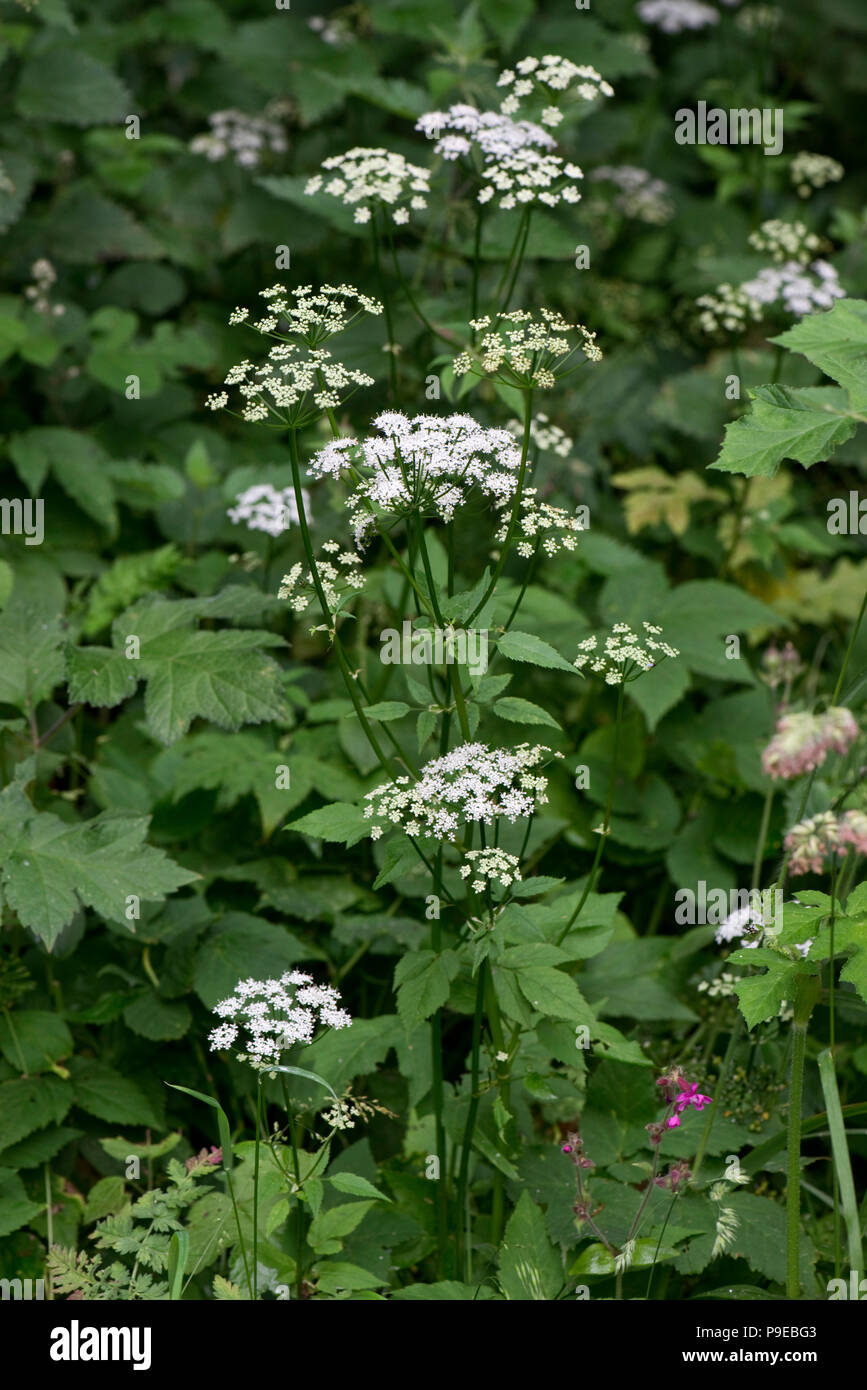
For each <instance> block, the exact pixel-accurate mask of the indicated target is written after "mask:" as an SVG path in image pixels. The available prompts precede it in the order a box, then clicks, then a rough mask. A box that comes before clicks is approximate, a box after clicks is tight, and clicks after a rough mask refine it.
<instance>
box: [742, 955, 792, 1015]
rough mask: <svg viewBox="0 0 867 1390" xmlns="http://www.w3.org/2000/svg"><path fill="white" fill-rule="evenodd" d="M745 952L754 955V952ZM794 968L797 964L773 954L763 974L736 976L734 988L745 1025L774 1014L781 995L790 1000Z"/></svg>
mask: <svg viewBox="0 0 867 1390" xmlns="http://www.w3.org/2000/svg"><path fill="white" fill-rule="evenodd" d="M748 954H749V955H750V956H754V955H755V952H754V951H750V952H749V953H748ZM766 954H770V953H769V952H768V953H766ZM797 969H798V967H797V965H796V964H794V963H789V962H787V961H785V960H783V959H779V958H775V959H774V961H773V963H770V964H769V967H768V969H767V970H766V971H765V972H764V973H763V974H762V975H748V976H745V977H744V979H742V980H738V982H737V984H736V985H735V986H734V990H735V993H736V994H737V996H738V1002H739V1004H740V1008H741V1013H742V1014H743V1016H744V1018H745V1019H746V1023H747V1027H748V1028H755V1026H756V1024H757V1023H765V1022H766V1021H767V1020H768V1019H769V1018H775V1017H776V1015H777V1014H778V1013H779V1012H780V1005H781V1004H782V1003H783V1000H784V999H785V1000H788V1001H789V1002H791V1000H792V999H793V998H794V993H795V977H796V975H797Z"/></svg>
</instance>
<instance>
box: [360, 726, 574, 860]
mask: <svg viewBox="0 0 867 1390" xmlns="http://www.w3.org/2000/svg"><path fill="white" fill-rule="evenodd" d="M550 752H551V750H550V748H547V747H545V746H544V745H541V744H533V745H531V744H529V743H521V744H519V745H518V747H517V748H513V749H504V748H488V746H487V745H486V744H484V743H463V744H461V745H460V746H459V747H458V748H453V749H452V750H451V752H450V753H446V754H445V756H444V757H441V758H434V760H433V761H432V762H429V763H426V764H425V766H424V767H423V768H422V769H421V772H420V773H419V777H418V780H417V781H411V779H410V778H409V777H398V778H397V779H396V780H395V781H393V782H386V783H385V784H384V785H383V786H381V787H375V788H374V790H373V791H370V792H368V793H367V794H366V796H365V800H366V802H367V803H368V804H367V805H366V806H365V808H364V816H365V819H367V820H372V821H373V824H372V826H371V832H370V833H371V838H372V839H374V840H377V839H379V837H380V835H382V834H383V832H384V831H388V830H390V829H391V828H392V827H396V826H399V827H400V828H401V829H402V830H403V831H404V833H405V834H407V835H410V836H416V835H424V836H430V837H433V838H434V839H438V840H454V839H455V836H456V835H457V832H458V830H459V829H460V827H461V826H462V825H475V824H476V823H477V822H482V823H483V824H485V825H491V824H492V823H493V821H494V820H495V819H496V818H497V817H498V816H503V817H505V819H506V820H508V821H509V822H511V823H514V822H515V821H516V820H518V819H520V818H526V817H528V816H532V815H533V814H534V812H535V811H536V809H537V807H539V806H542V805H544V804H545V803H546V802H547V800H548V796H547V788H548V779H547V777H544V776H542V775H541V774H540V773H538V772H537V769H538V768H539V767H540V766H541V765H542V764H543V763H544V762H545V760H546V759H545V755H546V754H549V753H550ZM561 756H562V754H555V757H561Z"/></svg>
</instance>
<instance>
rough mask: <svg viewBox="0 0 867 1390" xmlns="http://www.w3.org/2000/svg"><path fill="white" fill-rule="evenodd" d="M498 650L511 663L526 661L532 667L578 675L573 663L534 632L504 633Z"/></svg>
mask: <svg viewBox="0 0 867 1390" xmlns="http://www.w3.org/2000/svg"><path fill="white" fill-rule="evenodd" d="M497 650H498V651H499V652H501V653H502V655H503V656H507V657H508V658H509V660H510V661H526V662H529V663H530V665H531V666H544V667H546V668H547V669H548V670H551V671H568V672H569V673H570V675H573V676H577V675H578V672H577V670H576V669H575V667H574V666H573V665H572V664H571V662H568V661H566V660H565V658H564V657H562V656H561V655H560V653H559V652H557V651H555V650H554V648H553V647H552V646H550V645H549V643H547V642H543V641H542V639H541V637H537V636H536V635H535V633H532V632H514V631H513V632H504V633H503V635H502V637H500V638H499V640H498V642H497Z"/></svg>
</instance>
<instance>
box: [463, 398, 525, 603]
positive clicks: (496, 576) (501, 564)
mask: <svg viewBox="0 0 867 1390" xmlns="http://www.w3.org/2000/svg"><path fill="white" fill-rule="evenodd" d="M532 421H533V391H532V388H530V389H528V390H527V392H526V394H525V396H524V435H523V440H522V443H521V463H520V467H519V469H518V482H517V486H516V488H515V500H514V502H513V503H512V514H511V516H510V517H509V526H508V530H507V531H506V538H505V540H504V541H503V548H502V550H501V551H500V558H499V560H498V561H497V563H496V565H495V567H494V573H493V574H492V575H491V579H490V582H489V584H488V586H487V588H486V589H485V592H484V594H483V595H482V598H481V599H480V601H479V602H478V603H477V604H476V606H475V608H474V609H473V611H472V613H471V614H470V616H469V617H468V618H467V627H472V625H473V622H474V621H475V619H476V618H477V617H478V615H479V614H480V613H481V611H482V609H483V608H484V606H485V604H486V603H487V601H488V599H489V598H490V597H491V594H492V593H493V592H494V590H495V589H496V587H497V584H498V583H499V582H500V575H501V574H502V573H503V570H504V569H505V567H506V561H507V560H508V558H509V551H510V549H511V545H512V537H513V536H514V534H515V527H516V526H517V524H518V516H519V514H520V510H521V498H522V495H523V492H524V479H525V477H526V474H527V460H528V458H529V454H530V426H531V424H532Z"/></svg>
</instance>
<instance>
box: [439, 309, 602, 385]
mask: <svg viewBox="0 0 867 1390" xmlns="http://www.w3.org/2000/svg"><path fill="white" fill-rule="evenodd" d="M470 327H471V328H472V329H474V330H475V331H476V332H477V333H481V334H482V337H481V339H480V341H479V343H478V345H477V346H475V347H473V348H468V349H466V350H465V351H464V352H461V353H459V354H458V356H457V357H456V358H455V360H454V364H453V365H454V372H455V376H464V375H465V374H466V373H467V372H473V373H474V375H476V376H497V377H499V378H500V379H501V380H502V381H505V382H506V383H507V384H508V385H510V386H523V387H530V386H533V387H541V388H542V389H543V390H548V389H550V388H551V387H552V386H553V385H554V384H555V382H556V380H557V378H558V377H559V376H563V375H564V374H565V373H566V372H567V371H572V370H574V369H575V365H576V364H575V363H574V362H572V358H573V357H575V355H576V354H579V353H580V354H582V355H583V357H584V358H586V359H587V361H588V362H599V361H601V358H602V350H601V348H599V347H598V346H597V343H596V334H595V333H591V332H590V331H589V330H588V329H586V328H585V327H584V325H583V324H580V323H567V322H566V320H565V319H564V318H563V315H562V314H561V313H560V312H559V311H558V310H556V309H544V308H543V309H540V310H539V311H538V314H537V315H534V314H531V313H530V311H529V310H527V309H513V310H511V312H509V313H504V314H497V315H496V317H495V318H491V317H490V316H489V315H485V316H484V317H483V318H479V319H471V320H470ZM577 365H580V362H579V363H578V364H577Z"/></svg>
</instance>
